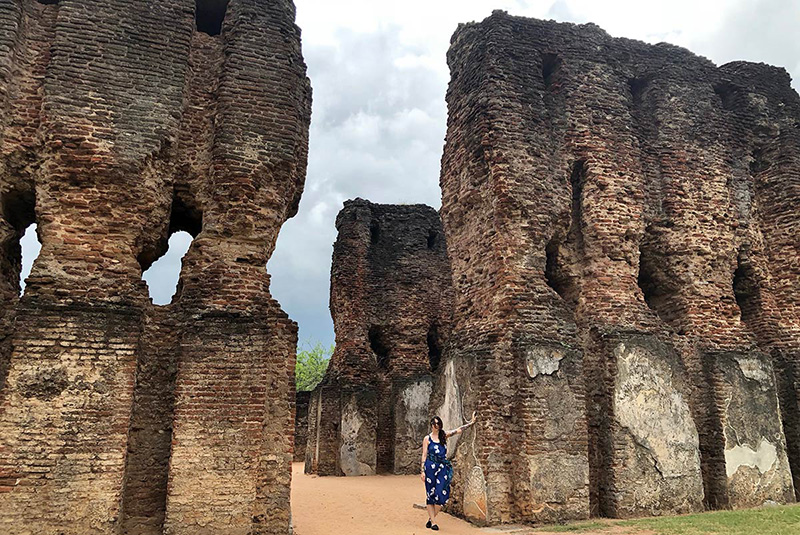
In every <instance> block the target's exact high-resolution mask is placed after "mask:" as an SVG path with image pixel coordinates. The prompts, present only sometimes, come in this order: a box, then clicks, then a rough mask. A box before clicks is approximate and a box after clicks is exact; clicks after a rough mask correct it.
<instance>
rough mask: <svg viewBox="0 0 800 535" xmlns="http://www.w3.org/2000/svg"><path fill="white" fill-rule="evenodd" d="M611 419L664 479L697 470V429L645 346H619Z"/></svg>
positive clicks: (665, 372)
mask: <svg viewBox="0 0 800 535" xmlns="http://www.w3.org/2000/svg"><path fill="white" fill-rule="evenodd" d="M614 355H615V356H616V361H617V388H616V389H615V391H614V398H615V400H614V401H615V407H616V411H615V414H616V417H617V420H618V421H619V423H620V425H622V426H623V427H625V428H627V429H628V431H630V433H631V434H632V435H633V437H634V439H635V440H636V442H637V443H638V444H640V445H642V446H644V447H645V448H647V450H648V451H649V452H650V454H651V455H652V456H653V459H654V461H655V463H656V465H657V467H658V470H659V471H660V472H661V473H662V474H663V476H664V477H683V476H687V475H689V474H691V473H695V472H696V473H697V474H699V473H700V451H699V443H700V441H699V437H698V435H697V428H696V427H695V425H694V420H692V416H691V411H690V410H689V404H688V403H687V401H686V400H685V399H684V397H683V395H682V394H681V393H680V391H678V389H677V388H676V387H675V385H673V384H672V374H671V371H670V369H669V367H668V365H667V363H666V362H664V361H663V360H661V359H659V358H657V357H654V356H653V355H651V354H650V353H649V351H647V350H646V349H645V348H642V347H639V346H631V347H628V346H626V345H625V344H619V345H618V346H617V347H616V348H614Z"/></svg>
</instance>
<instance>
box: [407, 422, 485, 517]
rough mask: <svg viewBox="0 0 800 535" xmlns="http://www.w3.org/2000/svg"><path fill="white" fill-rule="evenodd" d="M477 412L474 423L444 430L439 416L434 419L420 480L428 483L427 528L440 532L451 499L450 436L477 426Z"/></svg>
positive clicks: (423, 446) (424, 451)
mask: <svg viewBox="0 0 800 535" xmlns="http://www.w3.org/2000/svg"><path fill="white" fill-rule="evenodd" d="M476 415H477V413H475V412H473V413H472V420H471V421H470V422H469V423H466V424H464V425H462V426H461V427H459V428H458V429H454V430H452V431H445V430H444V429H442V427H443V426H442V419H441V418H439V417H438V416H434V417H433V418H431V434H430V435H428V436H426V437H425V440H423V441H422V462H421V463H420V477H421V478H422V481H423V483H425V493H426V494H425V496H426V499H425V503H426V504H427V508H428V523H427V524H425V527H426V528H429V529H432V530H434V531H438V530H439V526H437V525H436V515H437V514H439V511H441V509H442V505H444V504H445V502H446V501H447V499H448V498H449V497H450V481H451V480H452V479H453V467H452V466H451V465H450V461H448V460H447V437H451V436H453V435H456V434H460V433H461V432H463V431H464V429H467V428H468V427H471V426H473V425H475V417H476Z"/></svg>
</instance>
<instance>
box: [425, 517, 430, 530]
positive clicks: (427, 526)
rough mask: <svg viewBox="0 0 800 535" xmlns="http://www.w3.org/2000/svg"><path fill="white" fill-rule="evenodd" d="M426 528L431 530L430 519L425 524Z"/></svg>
mask: <svg viewBox="0 0 800 535" xmlns="http://www.w3.org/2000/svg"><path fill="white" fill-rule="evenodd" d="M425 527H426V528H428V529H431V519H430V518H429V519H428V523H427V524H425Z"/></svg>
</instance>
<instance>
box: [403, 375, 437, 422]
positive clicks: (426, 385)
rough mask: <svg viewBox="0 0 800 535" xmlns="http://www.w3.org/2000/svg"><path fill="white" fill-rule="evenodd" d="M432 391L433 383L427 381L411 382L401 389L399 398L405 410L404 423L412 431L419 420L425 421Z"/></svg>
mask: <svg viewBox="0 0 800 535" xmlns="http://www.w3.org/2000/svg"><path fill="white" fill-rule="evenodd" d="M432 390H433V383H431V381H427V380H426V381H416V382H413V383H411V384H410V385H408V386H407V387H405V388H404V389H403V392H402V394H401V396H402V400H403V405H404V406H405V408H406V415H405V416H406V423H407V424H408V426H409V428H411V429H414V428H416V427H417V425H418V424H419V422H420V420H427V418H428V404H429V402H430V399H431V391H432Z"/></svg>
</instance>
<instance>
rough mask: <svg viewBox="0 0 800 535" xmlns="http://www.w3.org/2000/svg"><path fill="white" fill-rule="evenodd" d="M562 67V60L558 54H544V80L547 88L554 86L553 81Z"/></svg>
mask: <svg viewBox="0 0 800 535" xmlns="http://www.w3.org/2000/svg"><path fill="white" fill-rule="evenodd" d="M560 67H561V58H559V57H558V56H557V55H556V54H542V80H543V81H544V86H545V88H548V89H549V88H550V87H552V86H553V79H554V77H555V75H556V73H557V72H558V69H559V68H560Z"/></svg>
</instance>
